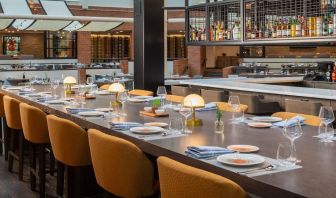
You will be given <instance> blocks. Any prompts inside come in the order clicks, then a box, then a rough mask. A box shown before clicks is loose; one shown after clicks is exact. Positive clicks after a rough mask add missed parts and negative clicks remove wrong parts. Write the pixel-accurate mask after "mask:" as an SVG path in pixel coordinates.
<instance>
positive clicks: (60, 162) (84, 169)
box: [47, 115, 96, 197]
mask: <svg viewBox="0 0 336 198" xmlns="http://www.w3.org/2000/svg"><path fill="white" fill-rule="evenodd" d="M47 123H48V131H49V137H50V143H51V147H52V150H53V153H54V156H55V158H56V161H57V195H59V196H62V195H63V192H64V169H65V168H66V169H67V171H66V172H67V192H68V197H82V196H84V194H87V193H91V191H90V190H92V189H95V186H96V183H95V182H94V183H93V182H92V181H94V175H93V170H92V166H91V165H92V163H91V157H90V149H89V142H88V134H87V132H86V131H85V130H84V129H82V128H81V127H80V126H79V125H77V124H75V123H73V122H71V121H69V120H67V119H63V118H59V117H56V116H54V115H48V116H47ZM86 182H87V183H90V182H91V183H92V184H90V185H88V184H87V183H86ZM84 186H85V187H84ZM89 186H91V187H92V189H89V188H88V187H89ZM88 191H90V192H88Z"/></svg>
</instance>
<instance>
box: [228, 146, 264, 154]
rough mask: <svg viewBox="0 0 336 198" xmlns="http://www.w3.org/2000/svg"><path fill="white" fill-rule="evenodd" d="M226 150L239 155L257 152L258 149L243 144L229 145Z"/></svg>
mask: <svg viewBox="0 0 336 198" xmlns="http://www.w3.org/2000/svg"><path fill="white" fill-rule="evenodd" d="M227 149H229V150H231V151H237V152H239V153H252V152H257V151H259V147H257V146H253V145H243V144H237V145H230V146H228V147H227Z"/></svg>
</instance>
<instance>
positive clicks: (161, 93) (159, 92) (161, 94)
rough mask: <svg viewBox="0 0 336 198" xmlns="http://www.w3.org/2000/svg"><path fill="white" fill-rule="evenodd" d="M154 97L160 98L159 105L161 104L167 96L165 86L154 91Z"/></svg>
mask: <svg viewBox="0 0 336 198" xmlns="http://www.w3.org/2000/svg"><path fill="white" fill-rule="evenodd" d="M156 95H158V96H159V97H160V98H161V104H163V100H164V99H165V98H166V96H167V90H166V87H165V86H159V87H158V89H157V91H156Z"/></svg>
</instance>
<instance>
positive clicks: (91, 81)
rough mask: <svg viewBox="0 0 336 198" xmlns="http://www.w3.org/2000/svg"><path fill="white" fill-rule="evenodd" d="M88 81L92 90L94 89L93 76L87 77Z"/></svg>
mask: <svg viewBox="0 0 336 198" xmlns="http://www.w3.org/2000/svg"><path fill="white" fill-rule="evenodd" d="M86 83H87V84H88V85H89V86H90V91H92V85H93V83H94V79H93V77H87V79H86Z"/></svg>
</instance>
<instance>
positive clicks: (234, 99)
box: [228, 96, 240, 122]
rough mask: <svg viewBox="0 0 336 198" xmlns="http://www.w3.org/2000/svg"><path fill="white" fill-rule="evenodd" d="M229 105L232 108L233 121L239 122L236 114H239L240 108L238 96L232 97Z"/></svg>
mask: <svg viewBox="0 0 336 198" xmlns="http://www.w3.org/2000/svg"><path fill="white" fill-rule="evenodd" d="M228 103H229V105H230V106H231V108H232V121H233V122H236V121H237V120H236V112H238V110H239V106H240V102H239V97H238V96H230V97H229V101H228Z"/></svg>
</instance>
